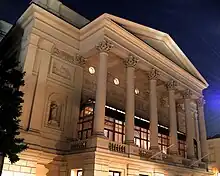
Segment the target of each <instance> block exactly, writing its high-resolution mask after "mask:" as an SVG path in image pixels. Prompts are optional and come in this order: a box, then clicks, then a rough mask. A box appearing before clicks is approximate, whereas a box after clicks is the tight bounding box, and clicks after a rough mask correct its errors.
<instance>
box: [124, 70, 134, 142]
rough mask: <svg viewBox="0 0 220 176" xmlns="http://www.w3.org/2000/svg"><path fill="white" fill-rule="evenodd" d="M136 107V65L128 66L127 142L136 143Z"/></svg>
mask: <svg viewBox="0 0 220 176" xmlns="http://www.w3.org/2000/svg"><path fill="white" fill-rule="evenodd" d="M134 108H135V107H134V67H127V73H126V114H125V130H126V132H125V140H126V143H134V115H135V112H134Z"/></svg>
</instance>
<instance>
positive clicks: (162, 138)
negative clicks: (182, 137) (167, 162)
mask: <svg viewBox="0 0 220 176" xmlns="http://www.w3.org/2000/svg"><path fill="white" fill-rule="evenodd" d="M158 144H159V147H160V150H161V151H162V152H163V153H165V154H167V147H168V146H169V136H167V135H165V134H160V133H159V134H158Z"/></svg>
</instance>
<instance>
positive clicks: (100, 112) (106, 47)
mask: <svg viewBox="0 0 220 176" xmlns="http://www.w3.org/2000/svg"><path fill="white" fill-rule="evenodd" d="M112 47H113V45H112V44H111V43H110V42H109V41H107V40H103V41H101V42H100V43H99V44H98V45H96V49H97V50H98V51H99V69H98V76H97V88H96V104H95V118H94V129H93V134H94V135H100V136H104V123H105V103H106V82H107V64H108V53H109V51H110V50H111V48H112Z"/></svg>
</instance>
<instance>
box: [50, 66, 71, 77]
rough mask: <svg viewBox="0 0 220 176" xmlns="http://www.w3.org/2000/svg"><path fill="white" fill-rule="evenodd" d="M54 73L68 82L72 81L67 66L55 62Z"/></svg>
mask: <svg viewBox="0 0 220 176" xmlns="http://www.w3.org/2000/svg"><path fill="white" fill-rule="evenodd" d="M52 73H54V74H56V75H58V76H60V77H62V78H65V79H68V80H70V79H71V74H70V71H69V69H68V68H67V67H65V65H60V64H58V63H57V62H53V66H52Z"/></svg>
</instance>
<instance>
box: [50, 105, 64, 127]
mask: <svg viewBox="0 0 220 176" xmlns="http://www.w3.org/2000/svg"><path fill="white" fill-rule="evenodd" d="M60 108H61V107H60V106H59V105H58V103H57V102H56V101H52V102H51V103H50V110H49V119H48V124H50V125H52V126H60V116H61V114H60Z"/></svg>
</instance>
